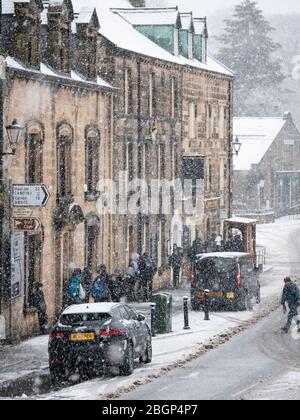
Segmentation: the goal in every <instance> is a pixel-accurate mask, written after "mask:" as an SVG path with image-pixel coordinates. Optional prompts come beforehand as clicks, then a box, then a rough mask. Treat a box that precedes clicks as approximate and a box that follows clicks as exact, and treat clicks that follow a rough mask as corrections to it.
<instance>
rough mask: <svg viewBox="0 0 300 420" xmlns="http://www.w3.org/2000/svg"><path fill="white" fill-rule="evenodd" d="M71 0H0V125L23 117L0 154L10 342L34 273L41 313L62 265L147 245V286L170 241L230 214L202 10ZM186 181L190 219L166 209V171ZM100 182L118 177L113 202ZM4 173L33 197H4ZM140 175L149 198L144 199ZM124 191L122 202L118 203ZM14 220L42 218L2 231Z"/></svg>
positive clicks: (216, 227) (226, 129)
mask: <svg viewBox="0 0 300 420" xmlns="http://www.w3.org/2000/svg"><path fill="white" fill-rule="evenodd" d="M85 3H86V2H84V1H83V0H72V1H71V0H48V1H43V2H42V1H40V0H25V1H22V2H17V1H15V0H2V15H1V23H2V35H3V46H4V51H5V55H6V64H7V71H6V81H5V83H4V95H3V98H4V101H3V106H4V111H3V119H4V122H3V125H4V126H6V125H7V124H9V123H11V121H12V120H13V119H15V118H17V120H18V123H19V124H21V125H22V126H23V127H24V130H23V133H22V137H21V141H20V144H19V145H18V148H17V150H16V155H15V156H10V157H5V158H4V159H3V163H4V167H3V170H4V184H5V188H4V190H5V191H4V194H1V208H2V209H4V215H3V218H1V226H2V227H3V229H2V230H3V234H2V238H4V240H3V243H2V241H1V246H2V252H1V255H2V257H4V258H2V268H3V269H4V271H2V275H1V299H0V300H1V303H2V305H1V310H2V313H3V314H4V316H5V318H6V320H10V321H9V322H7V326H8V328H7V329H8V335H9V336H10V337H11V338H14V339H18V338H20V337H24V336H28V335H32V334H33V333H35V332H36V329H37V314H36V310H35V308H34V307H33V304H32V297H33V296H32V290H33V285H34V284H35V282H37V281H42V283H43V284H44V292H45V297H46V303H47V308H48V315H49V319H50V323H51V322H52V321H53V320H54V319H55V316H56V314H57V313H59V311H60V310H61V308H62V306H63V305H64V302H65V292H66V285H67V282H68V278H69V276H70V273H71V270H72V269H73V268H74V267H76V266H79V267H81V268H82V267H84V266H89V267H90V268H91V269H92V270H93V272H95V269H96V266H97V265H98V264H100V263H104V264H106V265H107V267H108V269H109V270H110V271H113V270H114V269H116V268H120V269H121V270H124V271H125V270H126V268H127V265H128V263H129V260H130V256H131V254H132V252H134V251H137V252H139V253H142V252H144V251H148V252H149V253H150V255H151V256H152V258H153V259H154V260H155V261H156V262H157V265H158V275H157V276H156V279H155V287H160V286H165V285H167V284H168V283H169V280H170V273H169V272H168V270H167V269H168V255H169V253H170V252H171V250H172V245H173V244H175V243H176V244H178V245H179V246H183V247H188V246H189V245H190V244H191V243H192V241H193V240H194V239H195V238H196V237H201V238H202V239H206V238H207V237H209V236H210V234H212V233H214V232H219V231H221V230H222V218H223V219H224V218H226V217H227V216H228V215H230V197H231V196H230V187H231V186H230V176H229V174H230V168H231V138H232V134H231V121H232V115H231V105H232V104H231V95H232V78H233V75H232V73H231V72H230V70H228V69H227V68H225V67H224V66H223V65H222V64H220V63H218V62H217V61H216V60H215V59H213V58H212V57H210V56H209V55H208V54H207V42H208V30H207V22H206V19H205V18H195V17H194V16H193V15H192V14H191V13H180V12H179V10H178V8H164V9H159V8H156V9H153V8H152V9H151V8H147V9H146V8H144V7H141V6H144V3H143V2H133V1H132V4H130V3H129V2H128V1H127V0H116V1H112V0H109V1H108V0H103V2H102V3H101V7H99V2H98V1H96V0H91V1H89V2H88V7H86V4H85ZM135 3H136V4H135ZM114 5H115V6H117V7H120V6H121V7H122V9H120V8H119V9H111V10H110V7H112V6H114ZM133 6H136V7H138V8H135V7H133ZM157 23H159V24H157ZM0 138H1V136H0ZM2 146H3V147H4V149H5V150H6V149H7V148H8V144H7V137H6V136H4V144H2V145H1V147H2ZM186 178H187V179H191V181H192V196H193V197H192V199H193V201H194V200H195V199H196V196H195V194H196V189H195V185H196V181H197V180H199V179H200V180H201V181H202V183H203V185H204V194H205V202H204V207H203V212H204V214H201V215H200V217H199V215H198V214H196V213H194V212H192V213H189V214H187V213H185V212H182V211H181V210H178V209H177V208H176V206H175V199H174V197H175V195H176V188H177V187H176V185H177V184H175V183H174V180H176V179H179V180H181V181H182V180H183V179H186ZM138 179H141V180H143V181H147V183H148V184H147V189H146V187H144V184H142V185H141V186H140V190H141V193H140V195H141V196H140V197H139V195H136V192H135V191H133V190H131V189H130V188H131V187H132V185H131V186H130V183H131V182H136V180H138ZM103 180H110V181H113V182H114V183H115V184H114V185H115V187H117V188H118V194H116V195H115V197H114V200H109V198H108V197H107V196H106V195H105V194H103V191H102V184H103V182H102V181H103ZM165 183H167V187H166V188H167V189H163V186H164V184H165ZM12 184H45V186H46V187H47V188H48V190H49V191H50V193H51V197H50V200H49V202H48V203H47V206H46V207H45V208H42V209H18V208H14V209H13V208H11V206H10V205H9V200H10V198H11V197H10V194H9V187H10V186H11V185H12ZM150 185H151V186H152V187H153V188H154V190H156V191H158V197H157V198H156V199H155V200H154V208H150V209H149V206H146V205H145V203H146V202H147V200H148V202H151V199H152V198H153V195H154V194H153V190H151V191H150V190H149V189H148V186H150ZM113 190H114V187H113V185H112V184H110V186H109V191H108V192H109V193H112V192H113ZM166 191H169V192H170V203H169V207H168V209H167V211H166V210H165V209H164V208H163V207H164V206H163V203H164V200H163V199H164V198H165V192H166ZM105 192H106V193H107V190H105ZM127 195H128V196H129V199H130V200H132V203H133V204H134V206H133V207H134V210H136V211H131V212H128V211H127V207H128V203H127V200H128V197H127ZM124 196H125V210H124V209H123V210H124V211H122V210H120V208H121V207H122V205H121V204H122V203H123V201H122V200H124ZM109 197H110V198H111V195H110V196H109ZM123 204H124V203H123ZM110 206H111V207H110ZM115 206H116V207H117V211H115ZM1 208H0V210H1ZM21 210H22V211H21ZM14 217H15V218H18V217H34V218H37V219H39V220H40V222H41V226H42V228H41V230H40V231H38V232H19V231H12V223H13V218H14ZM10 234H11V236H10ZM11 260H12V264H10V261H11ZM12 291H13V295H12ZM11 298H12V299H11Z"/></svg>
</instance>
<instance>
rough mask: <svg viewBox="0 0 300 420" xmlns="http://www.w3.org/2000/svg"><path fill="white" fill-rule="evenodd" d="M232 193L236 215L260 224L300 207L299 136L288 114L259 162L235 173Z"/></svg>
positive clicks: (290, 212) (291, 212)
mask: <svg viewBox="0 0 300 420" xmlns="http://www.w3.org/2000/svg"><path fill="white" fill-rule="evenodd" d="M242 147H243V145H242ZM233 192H234V198H235V203H234V211H235V213H236V214H237V215H245V214H246V215H247V214H248V215H249V216H250V217H256V218H258V219H259V220H260V221H262V222H268V221H270V220H274V218H275V217H280V216H285V215H288V214H293V211H294V208H295V207H297V206H298V207H299V204H300V201H299V200H300V133H299V131H298V129H297V127H296V125H295V123H294V121H293V119H292V116H291V114H289V113H286V114H285V115H284V121H283V124H282V129H281V130H280V131H279V132H278V133H277V135H276V137H275V138H274V139H273V141H272V142H271V145H270V147H269V148H268V150H267V152H266V153H265V154H264V156H263V157H262V159H261V160H260V162H259V163H258V164H253V165H252V166H251V169H250V170H247V171H241V170H235V171H234V180H233ZM241 203H243V207H241ZM245 209H247V210H246V211H245Z"/></svg>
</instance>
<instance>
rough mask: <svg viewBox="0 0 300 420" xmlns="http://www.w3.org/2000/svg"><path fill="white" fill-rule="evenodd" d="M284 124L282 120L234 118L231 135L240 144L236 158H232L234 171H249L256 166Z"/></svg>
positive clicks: (284, 121)
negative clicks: (236, 138)
mask: <svg viewBox="0 0 300 420" xmlns="http://www.w3.org/2000/svg"><path fill="white" fill-rule="evenodd" d="M285 123H286V120H285V119H283V118H234V120H233V135H234V138H235V137H236V136H237V137H238V138H239V141H240V142H241V143H242V147H241V151H240V153H239V155H238V157H236V156H234V170H235V171H249V170H250V169H251V167H252V165H258V164H259V163H260V162H261V160H262V159H263V157H264V156H265V154H266V153H267V151H268V150H269V148H270V147H271V145H272V143H273V142H274V140H275V139H276V137H277V136H278V134H279V133H280V131H281V130H282V129H283V127H284V125H285Z"/></svg>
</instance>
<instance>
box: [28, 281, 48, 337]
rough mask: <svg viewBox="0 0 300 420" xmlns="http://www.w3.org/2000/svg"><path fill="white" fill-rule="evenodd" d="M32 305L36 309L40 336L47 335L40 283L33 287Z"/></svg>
mask: <svg viewBox="0 0 300 420" xmlns="http://www.w3.org/2000/svg"><path fill="white" fill-rule="evenodd" d="M32 304H33V306H34V307H35V308H36V310H37V313H38V319H39V326H40V334H41V335H46V334H47V333H48V316H47V306H46V302H45V296H44V292H43V285H42V283H39V282H36V283H34V286H33V293H32Z"/></svg>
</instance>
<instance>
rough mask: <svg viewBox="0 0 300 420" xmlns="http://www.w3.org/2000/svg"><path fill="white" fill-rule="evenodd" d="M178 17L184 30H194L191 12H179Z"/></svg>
mask: <svg viewBox="0 0 300 420" xmlns="http://www.w3.org/2000/svg"><path fill="white" fill-rule="evenodd" d="M180 19H181V24H182V29H184V30H185V31H191V32H194V31H195V28H194V24H193V13H192V12H189V13H180Z"/></svg>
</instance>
